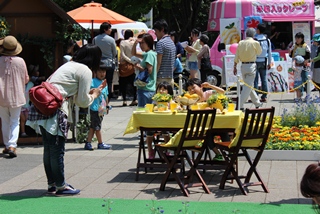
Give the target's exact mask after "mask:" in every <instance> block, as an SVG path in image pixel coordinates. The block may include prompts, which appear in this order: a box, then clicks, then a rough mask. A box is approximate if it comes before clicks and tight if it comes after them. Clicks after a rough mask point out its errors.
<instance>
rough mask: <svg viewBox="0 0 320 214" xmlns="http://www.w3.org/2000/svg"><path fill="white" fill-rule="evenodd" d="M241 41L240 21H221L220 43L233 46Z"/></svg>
mask: <svg viewBox="0 0 320 214" xmlns="http://www.w3.org/2000/svg"><path fill="white" fill-rule="evenodd" d="M240 40H241V24H240V19H237V18H236V19H220V43H224V44H225V45H231V44H233V43H238V42H239V41H240Z"/></svg>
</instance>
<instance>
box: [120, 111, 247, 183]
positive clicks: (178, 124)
mask: <svg viewBox="0 0 320 214" xmlns="http://www.w3.org/2000/svg"><path fill="white" fill-rule="evenodd" d="M243 116H244V114H243V112H242V111H234V112H227V113H226V114H224V115H223V114H217V115H216V118H215V122H214V126H213V127H214V128H215V129H217V131H221V130H223V132H229V131H234V130H237V128H239V127H241V126H240V125H241V119H242V118H243ZM186 117H187V113H171V112H165V113H146V112H133V114H132V116H131V118H130V120H129V122H128V124H127V128H126V130H125V132H124V135H125V134H130V133H136V132H138V131H140V134H141V135H140V142H139V151H138V161H137V170H136V180H138V177H139V168H145V172H146V173H147V168H165V167H166V165H165V163H164V161H163V159H147V157H146V152H145V145H144V136H143V132H144V131H150V130H151V131H178V130H180V129H182V128H183V127H184V124H185V120H186ZM141 158H142V159H143V161H142V162H141Z"/></svg>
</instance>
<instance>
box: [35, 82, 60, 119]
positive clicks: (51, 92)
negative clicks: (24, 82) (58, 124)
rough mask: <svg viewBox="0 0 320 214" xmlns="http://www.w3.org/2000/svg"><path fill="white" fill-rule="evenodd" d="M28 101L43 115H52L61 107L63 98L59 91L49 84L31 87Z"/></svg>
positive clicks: (43, 83) (44, 83)
mask: <svg viewBox="0 0 320 214" xmlns="http://www.w3.org/2000/svg"><path fill="white" fill-rule="evenodd" d="M29 97H30V101H31V102H32V103H33V105H34V106H35V107H36V109H37V110H38V111H39V112H40V113H41V114H43V115H47V116H49V115H53V114H55V113H56V111H57V110H58V108H60V107H61V105H62V102H63V97H62V95H61V94H60V92H59V90H58V89H57V88H56V87H54V86H53V85H52V84H51V83H49V82H42V83H41V85H38V86H35V87H32V88H31V89H30V90H29Z"/></svg>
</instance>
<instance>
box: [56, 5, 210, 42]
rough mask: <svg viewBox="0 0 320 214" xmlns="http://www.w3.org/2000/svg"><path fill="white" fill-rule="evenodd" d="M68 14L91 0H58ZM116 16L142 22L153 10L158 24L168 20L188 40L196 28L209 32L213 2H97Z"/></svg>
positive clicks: (171, 27)
mask: <svg viewBox="0 0 320 214" xmlns="http://www.w3.org/2000/svg"><path fill="white" fill-rule="evenodd" d="M54 2H56V3H57V4H58V5H59V6H60V7H62V8H63V9H64V10H65V11H70V10H72V9H75V8H77V7H80V6H82V5H83V4H85V3H88V0H54ZM95 2H99V3H101V4H102V5H103V6H104V7H107V8H109V9H111V10H113V11H115V12H118V13H120V14H123V15H124V16H126V17H128V18H130V19H132V20H138V19H140V18H141V17H143V15H144V14H147V13H148V12H149V11H150V9H151V8H153V16H154V20H158V19H165V20H166V21H167V22H168V24H169V26H170V30H175V31H176V32H178V34H179V36H180V38H181V39H184V40H186V39H187V38H188V36H189V35H190V32H191V30H192V29H193V28H195V27H197V28H198V29H199V30H200V31H202V32H203V31H206V29H207V23H208V14H209V8H210V2H211V0H143V1H142V0H96V1H95Z"/></svg>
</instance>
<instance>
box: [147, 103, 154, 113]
mask: <svg viewBox="0 0 320 214" xmlns="http://www.w3.org/2000/svg"><path fill="white" fill-rule="evenodd" d="M145 107H146V110H147V112H153V104H146V106H145Z"/></svg>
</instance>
